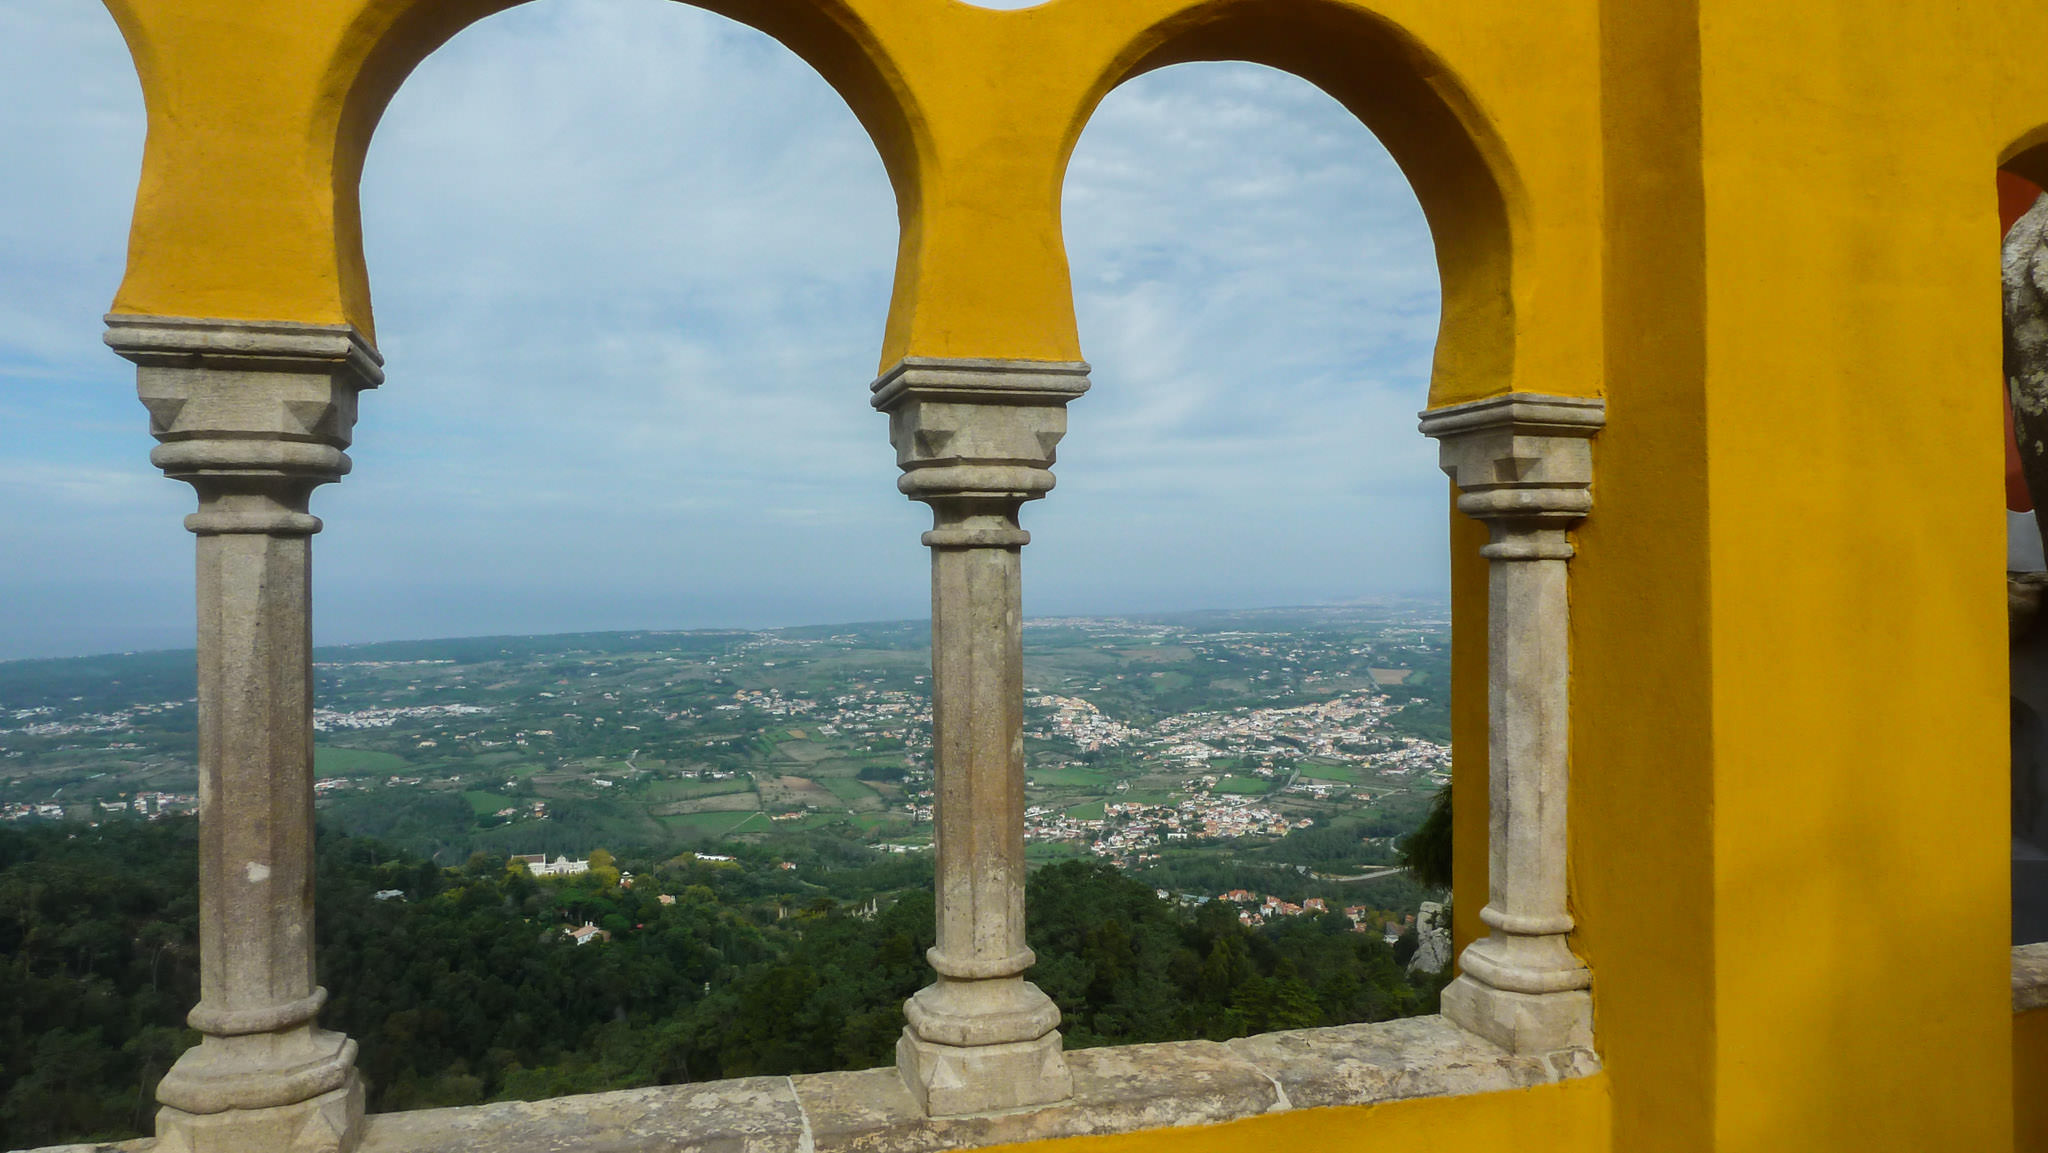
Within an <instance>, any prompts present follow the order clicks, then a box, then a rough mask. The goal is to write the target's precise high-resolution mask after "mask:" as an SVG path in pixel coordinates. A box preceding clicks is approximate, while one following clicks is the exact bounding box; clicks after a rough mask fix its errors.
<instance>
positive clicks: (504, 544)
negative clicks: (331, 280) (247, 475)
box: [0, 0, 1447, 659]
mask: <svg viewBox="0 0 2048 1153" xmlns="http://www.w3.org/2000/svg"><path fill="white" fill-rule="evenodd" d="M142 125H143V120H142V106H141V98H140V94H139V90H138V87H137V85H136V82H135V79H134V76H133V73H132V69H131V66H130V64H129V61H128V59H127V54H126V51H125V48H124V46H123V45H122V42H121V38H120V36H119V34H118V31H117V30H116V29H115V27H114V25H113V22H112V20H111V19H109V18H108V17H107V16H106V14H105V13H104V12H103V11H100V10H99V9H98V8H97V6H85V7H77V6H57V5H39V4H31V3H27V2H24V0H0V162H4V170H5V171H7V172H8V173H9V176H8V179H7V180H5V181H0V383H4V387H0V497H4V499H0V541H5V542H7V544H6V545H5V546H4V548H0V605H5V606H6V608H5V611H4V612H0V659H10V658H27V657H39V656H66V655H77V654H84V653H106V652H118V651H142V650H158V649H176V648H187V647H189V646H190V644H191V637H192V631H193V624H192V609H191V603H192V555H191V549H192V545H191V539H190V537H189V535H188V534H186V533H185V531H184V530H183V527H182V520H183V517H184V516H185V514H186V513H188V512H189V511H190V510H191V506H192V497H191V493H190V490H189V489H188V488H187V487H186V486H184V485H183V484H179V483H175V482H171V481H167V480H165V479H163V478H162V477H161V476H160V475H159V474H158V473H157V472H156V471H155V470H154V469H153V468H151V466H150V465H149V463H148V454H149V449H150V448H151V447H152V442H151V440H150V439H149V436H148V434H147V425H146V419H145V416H144V413H143V411H142V409H141V406H140V405H139V404H137V402H136V401H135V399H134V381H133V370H132V369H131V368H130V366H128V365H127V364H126V363H125V362H122V361H120V360H119V359H118V358H116V357H114V356H113V355H112V354H111V353H109V352H107V351H106V350H105V348H104V347H102V346H101V344H100V341H99V330H100V315H101V313H102V312H103V311H104V310H105V307H106V304H107V301H108V300H109V299H110V298H111V297H112V294H113V290H114V287H115V285H116V284H117V282H118V280H119V277H120V273H121V267H122V262H123V258H124V251H125V244H126V232H127V218H128V214H129V211H130V209H131V207H132V203H133V195H134V187H135V176H136V171H137V165H138V162H139V157H140V149H141V143H142ZM363 213H364V226H365V234H366V245H367V254H368V259H369V263H370V268H371V273H372V278H373V287H374V289H375V292H376V294H377V297H376V298H377V306H378V321H379V323H378V343H379V347H380V349H381V351H382V352H383V353H384V355H385V357H386V359H387V362H388V363H387V370H388V372H389V380H388V382H387V383H386V384H385V386H384V387H383V388H381V389H379V390H377V391H375V392H372V393H368V394H366V395H365V396H364V398H363V402H362V409H361V417H360V419H359V421H358V423H357V426H356V443H355V447H354V448H353V449H352V450H351V455H352V456H353V458H354V460H355V471H354V474H353V475H351V476H350V477H349V478H347V479H346V480H345V481H343V482H342V483H341V484H339V485H336V486H330V487H328V488H324V489H322V490H320V491H319V492H318V493H317V494H316V495H315V497H314V504H313V511H314V512H315V513H316V514H318V515H320V516H321V517H322V518H323V519H324V521H325V522H326V526H327V528H326V531H325V532H323V533H322V534H321V536H320V537H319V538H318V542H317V544H316V546H315V555H316V557H317V558H318V559H317V563H316V566H315V578H314V588H315V590H316V592H315V596H316V601H315V626H316V640H317V641H318V642H319V643H321V644H323V645H325V644H336V643H352V642H363V641H369V640H372V639H394V638H421V639H423V638H429V637H432V638H446V637H457V636H488V635H548V634H557V633H565V632H596V631H615V630H636V629H647V628H657V627H658V628H662V629H690V628H703V627H779V626H778V625H776V624H770V623H769V622H788V621H792V620H804V621H820V622H831V621H842V622H851V621H878V620H902V619H912V618H921V617H922V616H923V615H924V614H925V612H926V611H927V603H928V596H929V585H928V578H927V575H926V559H925V555H924V554H925V550H924V549H923V548H922V547H921V546H919V544H918V541H917V538H918V534H919V533H920V532H921V531H922V530H923V529H924V528H925V527H927V526H928V524H929V518H928V514H927V513H926V512H925V510H924V509H923V508H922V507H921V506H916V505H913V504H911V503H909V502H908V501H906V500H904V498H903V497H902V496H901V495H900V494H899V493H898V492H897V491H896V489H895V483H894V482H895V476H896V470H895V467H894V464H893V454H892V452H891V450H890V448H889V444H888V439H887V431H886V427H885V425H886V422H885V421H884V420H883V419H882V418H881V417H879V416H877V415H875V414H874V413H873V412H872V411H870V409H869V407H868V404H867V387H866V386H867V383H868V381H869V380H870V379H871V378H872V377H873V375H874V372H875V369H876V347H877V342H878V340H879V336H880V332H881V327H882V321H883V314H884V311H885V309H886V307H887V302H888V298H889V292H890V285H891V281H892V277H893V266H894V258H895V247H896V234H897V230H896V220H895V211H894V203H893V199H892V195H891V192H890V189H889V187H888V183H887V180H886V178H885V176H884V174H883V171H882V166H881V164H880V161H879V160H878V159H877V158H876V156H875V154H874V151H873V149H872V146H871V145H870V143H869V142H868V140H867V139H866V137H865V136H864V135H863V134H862V132H861V130H860V128H859V126H858V124H857V123H856V122H855V120H854V118H853V116H852V115H851V114H850V113H849V112H848V111H847V110H846V108H845V107H844V105H843V104H841V103H840V101H839V99H838V97H837V96H836V94H834V93H833V92H832V91H831V89H830V88H829V87H828V86H826V85H825V83H824V82H823V81H822V80H820V79H819V78H818V77H817V76H816V75H815V74H814V73H812V72H811V71H810V70H809V69H808V67H807V66H805V65H804V64H802V63H801V62H800V61H799V60H797V59H796V57H794V56H793V55H791V54H790V53H789V52H787V51H786V50H784V49H782V48H781V47H780V46H779V45H776V44H775V43H774V42H772V41H770V40H768V39H766V38H765V37H763V36H761V35H760V34H758V33H756V32H753V31H752V30H750V29H746V28H743V27H741V26H739V25H736V24H733V23H731V22H729V21H726V20H724V19H722V18H719V17H715V16H712V15H710V14H708V13H705V12H703V11H700V10H697V9H693V8H688V7H685V6H682V5H677V4H664V3H657V2H655V0H552V2H551V3H548V4H538V5H528V6H523V7H520V8H517V9H514V10H512V11H510V12H507V13H504V14H502V15H499V16H496V17H493V18H491V19H489V20H486V21H485V22H483V23H482V24H480V25H478V26H476V27H474V28H472V29H470V30H469V31H467V32H465V33H463V34H461V35H460V36H458V37H456V39H455V40H454V41H453V42H451V43H450V44H449V45H448V46H447V47H446V48H444V49H443V50H442V51H441V52H439V53H437V54H436V55H435V56H434V57H432V58H430V59H429V60H428V61H427V62H426V63H425V64H424V65H423V66H422V67H421V68H420V70H419V71H418V73H417V74H416V75H415V76H414V77H413V78H412V79H411V80H410V81H409V82H408V84H407V85H406V87H405V88H404V89H403V90H402V91H401V92H400V93H399V95H398V97H397V99H396V100H395V101H394V102H393V104H392V106H391V109H390V111H389V112H388V113H387V115H386V116H385V118H384V123H383V126H382V128H381V130H380V132H379V135H378V137H377V140H376V142H375V144H374V145H373V146H372V148H371V151H370V156H369V162H368V165H367V170H366V173H365V176H364V182H363ZM1065 218H1066V226H1067V241H1068V250H1069V255H1070V258H1071V263H1072V267H1073V274H1074V285H1075V295H1076V309H1077V313H1078V318H1079V322H1080V328H1081V336H1082V341H1083V346H1084V348H1085V350H1086V353H1087V355H1088V356H1089V358H1090V360H1091V362H1092V364H1093V365H1094V372H1093V380H1094V389H1093V391H1092V392H1091V393H1090V394H1089V395H1088V396H1086V397H1084V398H1082V399H1081V400H1079V401H1077V402H1076V403H1075V404H1074V406H1073V408H1072V411H1071V416H1070V431H1069V433H1068V436H1067V438H1066V440H1065V441H1064V442H1062V444H1061V446H1060V460H1059V464H1058V465H1057V466H1056V469H1055V471H1056V472H1057V473H1058V475H1059V477H1060V484H1059V488H1058V489H1057V490H1056V491H1055V492H1054V493H1053V494H1052V495H1051V496H1050V498H1048V499H1047V500H1044V501H1040V502H1034V503H1033V504H1031V505H1029V506H1027V507H1026V509H1025V511H1024V524H1025V527H1026V528H1028V529H1030V530H1031V531H1032V534H1033V538H1034V539H1033V543H1032V545H1031V546H1030V547H1029V548H1028V549H1027V550H1026V553H1025V572H1026V579H1025V608H1026V611H1027V613H1028V614H1029V615H1031V616H1053V615H1118V614H1133V613H1140V612H1178V611H1189V610H1196V609H1209V608H1217V607H1219V606H1220V607H1224V608H1228V607H1231V606H1243V607H1250V606H1256V605H1284V606H1290V607H1292V606H1305V605H1313V604H1317V603H1329V602H1342V601H1347V600H1357V599H1361V598H1368V597H1372V596H1376V595H1386V594H1393V595H1400V594H1423V595H1433V596H1441V595H1442V594H1443V590H1444V588H1445V585H1446V581H1447V577H1446V572H1447V569H1446V557H1445V551H1446V550H1445V522H1446V519H1447V517H1446V509H1445V493H1446V488H1445V483H1444V480H1443V477H1442V475H1441V474H1440V473H1439V472H1438V471H1437V469H1436V467H1435V450H1434V447H1433V446H1432V445H1431V444H1430V443H1429V442H1428V441H1426V440H1424V439H1423V438H1422V437H1421V436H1420V435H1419V434H1418V433H1417V432H1416V431H1415V422H1414V413H1415V412H1416V410H1418V409H1420V408H1421V407H1423V404H1424V401H1425V393H1426V385H1427V379H1428V371H1429V361H1430V353H1431V347H1432V344H1433V340H1434V336H1435V329H1436V318H1437V282H1436V275H1435V266H1434V260H1433V255H1432V252H1431V248H1430V242H1429V235H1428V230H1427V227H1426V225H1425V224H1424V222H1423V220H1422V216H1421V211H1420V209H1419V207H1418V206H1417V204H1416V202H1415V198H1414V196H1413V194H1412V192H1410V191H1409V189H1408V188H1407V186H1406V184H1405V181H1404V180H1403V178H1402V176H1401V175H1400V173H1399V171H1398V169H1396V168H1395V166H1394V165H1393V163H1392V161H1391V159H1390V158H1389V157H1388V156H1387V155H1386V153H1385V151H1384V149H1382V148H1381V147H1380V146H1379V144H1378V143H1377V142H1376V141H1374V140H1373V138H1372V137H1371V136H1370V134H1369V133H1367V132H1366V130H1365V129H1364V128H1363V127H1362V126H1361V125H1359V124H1358V123H1357V122H1356V121H1355V120H1354V119H1352V118H1351V117H1350V116H1349V115H1348V114H1347V113H1346V112H1344V110H1343V109H1342V108H1340V107H1339V106H1338V105H1337V104H1336V103H1335V102H1334V101H1332V100H1330V99H1329V98H1328V97H1326V96H1324V95H1323V94H1321V93H1320V92H1317V91H1316V90H1315V89H1313V88H1311V87H1310V86H1308V85H1307V84H1305V83H1303V82H1301V81H1299V80H1296V79H1294V78H1292V77H1289V76H1285V75H1283V74H1280V73H1277V72H1273V71H1270V70H1267V69H1263V68H1259V67H1256V66H1252V65H1232V64H1201V65H1184V66H1176V67H1173V68H1168V69H1164V70H1161V71H1159V72H1156V73H1152V74H1148V75H1146V76H1143V77H1140V78H1138V79H1136V80H1134V81H1132V82H1131V83H1130V84H1128V85H1126V86H1124V87H1123V88H1121V89H1119V90H1117V91H1116V92H1114V93H1112V94H1111V95H1110V96H1109V97H1108V99H1107V100H1106V101H1105V102H1104V104H1103V106H1102V108H1101V109H1100V111H1099V112H1098V113H1097V115H1096V117H1095V120H1094V122H1093V123H1092V124H1091V125H1090V127H1089V129H1088V130H1087V132H1086V133H1084V135H1083V136H1082V138H1081V141H1080V144H1079V146H1078V148H1077V149H1076V151H1075V154H1074V158H1073V161H1072V165H1071V167H1070V169H1069V173H1068V178H1067V184H1066V190H1065Z"/></svg>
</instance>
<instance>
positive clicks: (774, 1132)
mask: <svg viewBox="0 0 2048 1153" xmlns="http://www.w3.org/2000/svg"><path fill="white" fill-rule="evenodd" d="M1066 1056H1067V1064H1068V1066H1069V1067H1070V1068H1071V1069H1072V1070H1073V1075H1074V1096H1073V1098H1072V1099H1071V1100H1069V1101H1063V1102H1061V1103H1059V1104H1057V1105H1049V1106H1045V1107H1042V1108H1036V1109H1025V1110H1018V1111H1016V1112H1010V1113H999V1114H984V1115H978V1116H968V1117H944V1118H930V1117H926V1116H925V1115H924V1114H923V1112H922V1111H920V1110H919V1109H918V1107H917V1102H916V1101H915V1100H914V1099H913V1098H912V1097H911V1095H910V1091H909V1089H907V1088H906V1087H905V1086H904V1084H903V1079H902V1077H901V1075H900V1074H898V1073H897V1071H896V1070H895V1069H892V1068H885V1069H866V1070H861V1071H859V1072H849V1073H813V1074H807V1075H803V1076H797V1077H743V1078H739V1079H737V1080H732V1081H712V1082H706V1083H703V1084H697V1085H666V1086H660V1087H656V1088H648V1089H624V1090H619V1091H617V1092H611V1093H593V1094H589V1095H585V1096H578V1097H557V1098H555V1099H553V1100H549V1101H505V1102H499V1103H497V1104H492V1105H474V1106H468V1107H464V1108H456V1109H423V1110H419V1111H417V1112H411V1113H383V1114H378V1115H375V1116H372V1117H370V1118H369V1119H368V1131H367V1133H366V1134H365V1135H364V1138H363V1143H362V1146H361V1148H360V1149H359V1150H358V1153H473V1151H474V1150H477V1149H532V1150H547V1151H548V1153H600V1151H602V1153H622V1151H635V1150H647V1151H649V1153H653V1151H656V1150H660V1151H663V1153H667V1151H670V1150H705V1151H710V1150H718V1151H721V1153H855V1151H859V1153H936V1151H938V1150H945V1149H971V1148H977V1147H983V1146H990V1145H1005V1144H1011V1143H1015V1142H1021V1141H1039V1140H1046V1139H1050V1138H1057V1137H1081V1136H1092V1135H1098V1134H1110V1133H1128V1132H1132V1131H1135V1130H1140V1129H1163V1128H1170V1127H1174V1126H1185V1125H1213V1124H1217V1123H1220V1122H1224V1121H1234V1120H1238V1119H1240V1118H1244V1117H1252V1116H1256V1115H1258V1114H1262V1113H1280V1112H1286V1111H1289V1110H1295V1109H1312V1108H1317V1107H1321V1106H1326V1105H1363V1104H1371V1103H1374V1102H1381V1101H1397V1100H1403V1099H1406V1098H1414V1097H1448V1096H1459V1095H1465V1094H1471V1093H1488V1092H1496V1091H1501V1090H1508V1089H1521V1088H1527V1087H1529V1086H1532V1085H1539V1084H1544V1083H1547V1082H1553V1081H1562V1080H1566V1079H1568V1078H1573V1077H1582V1076H1585V1075H1587V1074H1590V1073H1593V1072H1596V1071H1597V1070H1598V1069H1599V1067H1600V1066H1599V1062H1598V1060H1597V1059H1596V1058H1595V1057H1594V1055H1593V1054H1592V1053H1590V1052H1587V1051H1585V1050H1577V1049H1575V1050H1567V1051H1564V1052H1560V1053H1551V1054H1547V1055H1544V1056H1536V1057H1516V1056H1513V1055H1511V1054H1509V1053H1507V1052H1505V1051H1503V1050H1501V1049H1498V1048H1496V1047H1494V1046H1493V1045H1491V1044H1488V1043H1487V1042H1485V1041H1482V1040H1480V1039H1478V1038H1476V1037H1474V1036H1472V1035H1471V1034H1470V1033H1467V1032H1465V1031H1463V1030H1462V1029H1459V1028H1458V1027H1457V1026H1455V1025H1453V1024H1451V1023H1449V1022H1448V1021H1445V1020H1444V1019H1443V1018H1442V1017H1411V1018H1408V1019H1405V1020H1399V1021H1383V1022H1379V1023H1376V1024H1369V1025H1340V1026H1336V1027H1334V1028H1327V1029H1302V1030H1298V1031H1295V1032H1289V1033H1269V1034H1265V1035H1263V1036H1258V1037H1245V1038H1240V1039H1238V1040H1235V1041H1228V1042H1222V1043H1218V1042H1214V1041H1176V1042H1169V1043H1165V1044H1156V1045H1125V1046H1121V1047H1118V1048H1108V1049H1077V1050H1074V1051H1072V1052H1069V1053H1068V1054H1067V1055H1066ZM154 1145H155V1142H154V1141H153V1140H149V1139H143V1140H139V1141H128V1142H122V1143H120V1144H117V1145H96V1146H94V1145H85V1146H61V1147H56V1148H53V1149H49V1150H42V1151H39V1153H86V1151H87V1150H96V1151H106V1153H112V1151H117V1150H118V1151H119V1153H149V1151H150V1150H151V1149H152V1147H153V1146H154Z"/></svg>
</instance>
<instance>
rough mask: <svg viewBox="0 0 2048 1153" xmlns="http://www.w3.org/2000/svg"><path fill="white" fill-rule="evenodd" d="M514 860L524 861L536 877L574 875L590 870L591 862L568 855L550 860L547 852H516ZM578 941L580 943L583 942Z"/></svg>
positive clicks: (527, 869)
mask: <svg viewBox="0 0 2048 1153" xmlns="http://www.w3.org/2000/svg"><path fill="white" fill-rule="evenodd" d="M512 861H514V862H518V861H524V862H525V863H526V871H527V872H529V873H532V874H533V875H534V876H536V877H573V876H575V875H576V874H578V873H587V872H589V871H590V862H589V861H587V860H584V861H572V860H570V859H569V858H568V857H566V856H557V857H556V858H555V859H554V860H553V861H550V860H548V855H547V854H546V853H514V854H513V855H512ZM576 943H577V944H579V945H580V944H582V943H583V942H581V941H578V942H576Z"/></svg>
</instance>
